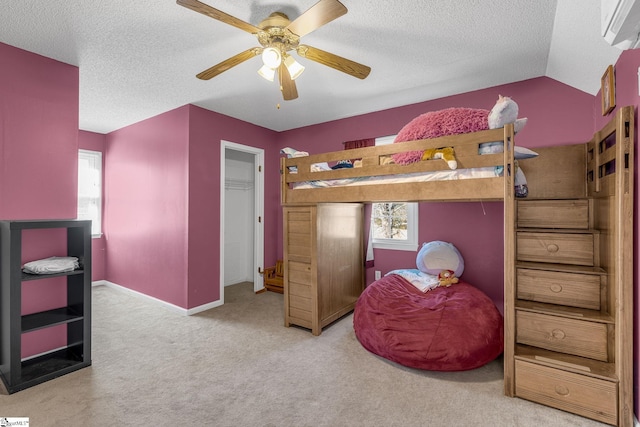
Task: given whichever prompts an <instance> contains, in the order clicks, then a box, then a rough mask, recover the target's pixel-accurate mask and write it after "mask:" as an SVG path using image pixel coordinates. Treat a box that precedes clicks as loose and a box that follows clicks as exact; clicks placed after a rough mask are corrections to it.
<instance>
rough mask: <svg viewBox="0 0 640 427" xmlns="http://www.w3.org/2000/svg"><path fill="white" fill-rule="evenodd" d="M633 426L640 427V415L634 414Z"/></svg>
mask: <svg viewBox="0 0 640 427" xmlns="http://www.w3.org/2000/svg"><path fill="white" fill-rule="evenodd" d="M633 426H634V427H640V422H638V417H636V416H635V415H634V416H633Z"/></svg>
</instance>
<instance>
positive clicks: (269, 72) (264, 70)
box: [258, 65, 276, 82]
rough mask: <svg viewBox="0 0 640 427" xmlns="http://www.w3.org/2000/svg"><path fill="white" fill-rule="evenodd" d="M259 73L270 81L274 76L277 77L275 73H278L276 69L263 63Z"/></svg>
mask: <svg viewBox="0 0 640 427" xmlns="http://www.w3.org/2000/svg"><path fill="white" fill-rule="evenodd" d="M258 74H260V75H261V76H262V78H263V79H265V80H269V81H270V82H272V81H273V79H274V77H275V75H276V70H274V69H273V68H270V67H268V66H266V65H263V66H262V67H260V69H259V70H258Z"/></svg>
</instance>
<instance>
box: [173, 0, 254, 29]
mask: <svg viewBox="0 0 640 427" xmlns="http://www.w3.org/2000/svg"><path fill="white" fill-rule="evenodd" d="M177 3H178V4H179V5H180V6H184V7H186V8H187V9H191V10H194V11H196V12H198V13H201V14H203V15H207V16H209V17H211V18H213V19H217V20H218V21H220V22H224V23H225V24H229V25H233V26H234V27H236V28H240V29H241V30H243V31H246V32H248V33H251V34H256V33H258V31H260V28H258V27H255V26H253V25H251V24H249V23H248V22H244V21H243V20H241V19H238V18H236V17H234V16H231V15H229V14H227V13H224V12H222V11H220V10H218V9H214V8H213V7H211V6H209V5H208V4H204V3H202V2H200V1H198V0H177Z"/></svg>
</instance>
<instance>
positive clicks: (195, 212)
mask: <svg viewBox="0 0 640 427" xmlns="http://www.w3.org/2000/svg"><path fill="white" fill-rule="evenodd" d="M275 135H276V134H275V132H272V131H269V130H266V129H264V128H261V127H258V126H254V125H250V124H248V123H245V122H241V121H239V120H237V119H233V118H230V117H227V116H223V115H220V114H217V113H214V112H211V111H207V110H204V109H201V108H198V107H195V106H191V105H187V106H184V107H181V108H178V109H176V110H173V111H169V112H167V113H164V114H161V115H159V116H156V117H153V118H151V119H148V120H145V121H142V122H140V123H136V124H134V125H131V126H128V127H126V128H124V129H120V130H118V131H115V132H112V133H110V134H108V135H107V137H106V155H105V158H106V160H105V208H104V212H105V235H106V243H105V248H106V257H105V262H106V275H105V277H106V280H108V281H110V282H114V283H117V284H119V285H122V286H125V287H127V288H130V289H133V290H135V291H138V292H141V293H144V294H146V295H150V296H153V297H155V298H158V299H160V300H163V301H166V302H169V303H171V304H174V305H177V306H179V307H183V308H193V307H197V306H200V305H203V304H206V303H210V302H213V301H217V300H218V299H219V298H220V273H219V272H220V267H219V260H220V243H219V242H220V147H221V144H220V141H221V140H226V141H230V142H235V143H239V144H244V145H250V146H252V147H258V148H264V149H265V150H266V149H267V148H269V147H272V146H273V144H274V138H275ZM272 151H273V150H272ZM265 158H266V160H265V162H266V163H267V164H277V155H276V154H275V153H269V152H268V151H267V152H266V153H265ZM266 174H267V175H266V181H267V182H266V183H265V200H266V203H265V204H266V205H268V208H266V209H265V242H266V243H265V260H266V261H267V262H269V261H271V260H272V261H273V262H275V254H274V253H275V246H276V238H275V235H274V230H275V229H276V226H275V221H276V219H277V217H276V215H275V213H274V211H275V210H277V208H278V206H279V205H278V199H277V194H278V193H277V191H278V190H277V189H278V186H277V176H276V175H275V174H274V172H273V171H271V174H269V171H268V168H267V171H266Z"/></svg>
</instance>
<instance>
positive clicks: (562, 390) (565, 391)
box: [556, 385, 569, 396]
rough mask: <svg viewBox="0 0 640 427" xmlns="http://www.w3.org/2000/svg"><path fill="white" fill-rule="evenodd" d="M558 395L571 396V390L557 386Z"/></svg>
mask: <svg viewBox="0 0 640 427" xmlns="http://www.w3.org/2000/svg"><path fill="white" fill-rule="evenodd" d="M556 393H558V394H559V395H560V396H567V395H568V394H569V389H568V388H567V387H565V386H563V385H557V386H556Z"/></svg>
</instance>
